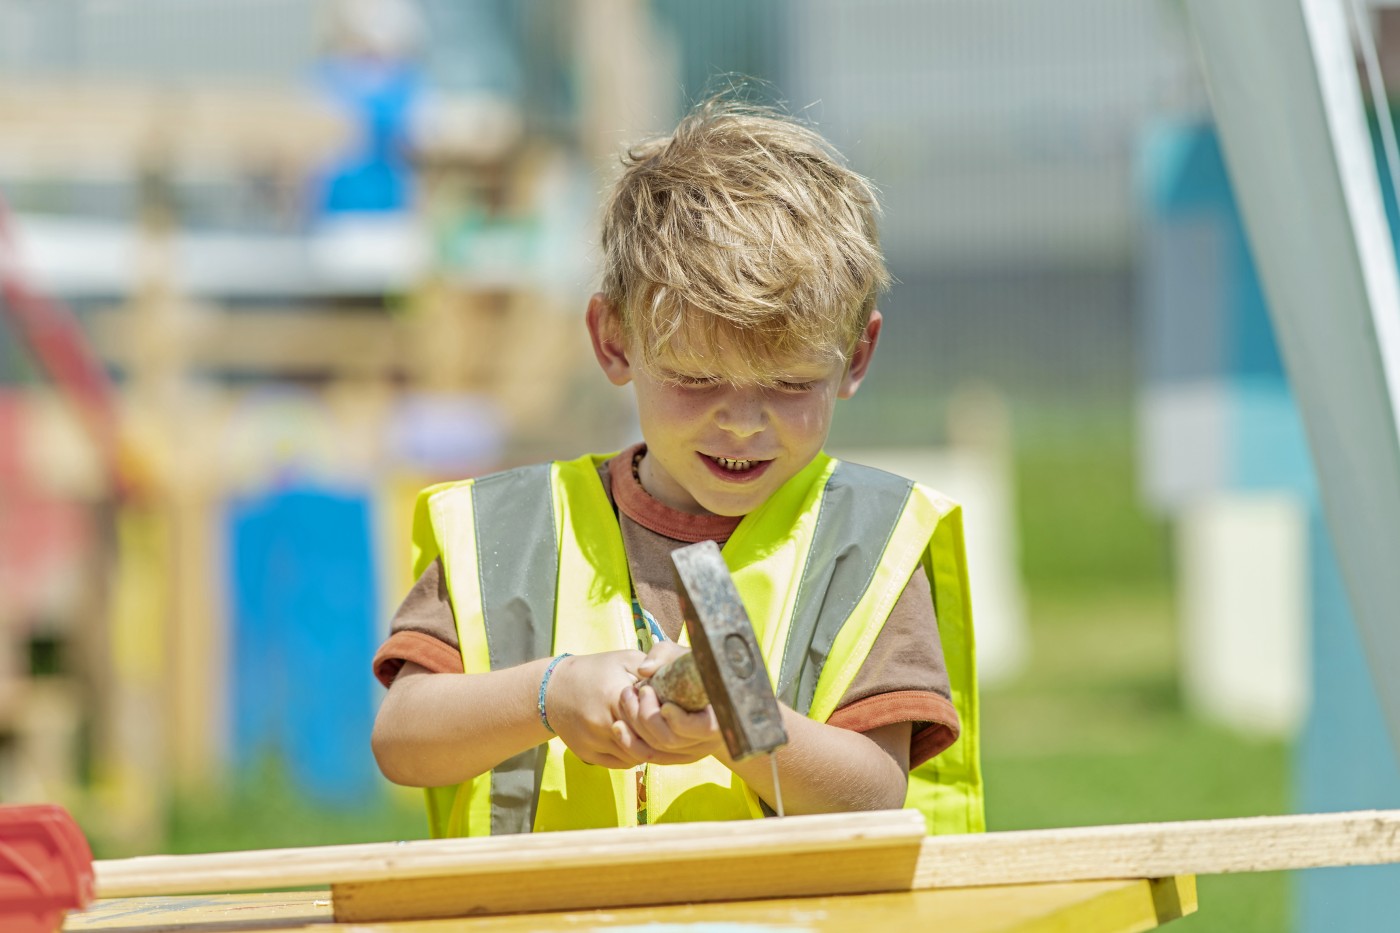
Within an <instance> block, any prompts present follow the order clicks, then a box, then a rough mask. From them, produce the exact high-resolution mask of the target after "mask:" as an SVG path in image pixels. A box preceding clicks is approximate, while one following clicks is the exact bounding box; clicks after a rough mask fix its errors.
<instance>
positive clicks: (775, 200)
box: [602, 96, 889, 382]
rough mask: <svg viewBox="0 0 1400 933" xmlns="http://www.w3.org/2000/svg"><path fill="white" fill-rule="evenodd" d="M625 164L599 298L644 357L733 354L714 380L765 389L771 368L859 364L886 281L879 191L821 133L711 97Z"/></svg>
mask: <svg viewBox="0 0 1400 933" xmlns="http://www.w3.org/2000/svg"><path fill="white" fill-rule="evenodd" d="M623 165H624V169H623V172H622V175H621V177H620V178H619V179H618V181H617V182H616V184H615V185H614V186H613V189H612V193H611V195H610V197H609V198H608V201H607V205H606V208H605V213H604V218H603V261H604V274H603V286H602V290H603V294H604V295H605V296H606V297H607V298H608V300H609V301H610V302H611V303H612V305H613V307H614V308H616V309H617V311H618V314H619V317H620V321H621V327H622V331H623V335H624V336H625V337H626V338H627V339H629V340H633V341H635V344H636V345H637V346H639V347H640V349H641V353H642V358H643V362H644V363H646V364H651V365H654V364H655V363H656V362H657V361H658V358H660V357H661V356H663V355H666V354H668V353H669V354H675V353H676V352H678V351H680V352H682V353H683V354H684V355H685V356H687V357H689V358H691V359H694V360H700V361H709V364H710V365H711V366H717V362H716V361H717V360H718V355H719V351H721V350H726V349H732V350H734V351H737V352H736V353H733V354H730V356H729V359H730V365H729V366H728V370H729V371H726V372H718V371H717V370H716V371H714V372H713V374H714V375H720V376H727V377H730V378H737V379H743V380H752V381H760V382H764V381H772V380H773V379H775V378H781V374H776V373H773V372H772V369H773V364H774V362H775V361H779V360H789V359H814V358H815V359H821V360H823V361H831V360H837V359H839V360H842V361H845V360H849V358H850V353H851V351H852V350H853V349H854V348H855V346H856V342H857V341H858V340H859V339H860V337H861V334H862V332H863V331H864V328H865V325H866V322H867V321H868V320H869V318H870V312H871V310H872V309H873V308H874V306H875V297H876V295H877V294H878V293H879V291H880V290H881V289H883V288H884V287H886V286H887V285H888V284H889V273H888V272H887V271H886V269H885V262H884V257H883V256H882V254H881V252H880V242H879V234H878V232H877V229H876V224H875V219H876V215H877V214H878V213H879V202H878V201H877V200H876V195H875V190H874V186H873V185H871V183H870V182H869V181H867V180H866V179H865V178H863V177H862V176H860V175H858V174H857V173H855V172H853V171H851V170H850V169H849V168H847V167H846V165H845V163H844V160H843V159H842V158H841V156H840V154H839V153H837V152H836V151H835V149H833V148H832V147H831V145H830V144H828V143H827V142H826V141H825V140H824V139H823V138H822V137H821V136H820V135H818V134H817V133H816V132H815V131H813V130H812V129H810V128H808V127H806V126H803V125H802V124H800V123H797V122H795V121H794V120H792V119H790V118H788V117H786V116H785V115H783V114H781V113H779V112H777V111H775V110H772V109H770V108H766V107H759V106H754V105H749V104H744V103H741V102H738V101H734V100H731V99H726V98H724V97H723V96H720V97H712V98H710V99H709V100H707V101H705V102H703V103H702V104H700V105H699V106H698V107H696V108H695V109H694V110H692V111H691V112H690V113H689V114H688V115H687V116H686V117H685V118H684V119H683V120H681V122H680V124H679V125H678V126H677V127H676V130H675V132H674V133H672V134H671V135H670V136H666V137H662V138H658V139H653V140H649V141H647V142H645V143H642V144H641V145H639V146H637V147H635V148H633V149H631V150H629V151H628V152H627V155H626V157H625V158H624V159H623ZM682 347H683V348H684V349H683V350H682V349H681V348H682ZM735 370H737V371H735Z"/></svg>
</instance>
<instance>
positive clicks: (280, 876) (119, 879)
mask: <svg viewBox="0 0 1400 933" xmlns="http://www.w3.org/2000/svg"><path fill="white" fill-rule="evenodd" d="M920 820H921V818H920V815H919V814H918V813H917V812H915V811H913V810H887V811H879V812H874V813H834V814H824V815H820V816H796V817H788V818H786V819H784V820H754V821H742V822H730V823H669V824H664V825H659V826H642V827H636V828H628V829H590V830H580V831H576V832H559V833H538V834H535V835H527V836H498V837H487V838H476V839H423V840H416V841H412V842H390V843H365V844H361V845H348V846H320V847H311V848H299V849H266V850H262V851H252V852H215V853H208V854H201V855H152V856H139V857H136V858H129V859H117V860H108V861H98V862H95V863H94V869H95V872H96V876H97V896H98V897H131V896H137V895H150V894H181V893H196V892H206V891H255V890H260V889H267V888H276V887H283V888H285V887H298V886H302V885H316V884H352V883H357V882H373V881H389V880H395V881H403V880H406V879H421V878H435V877H441V876H452V877H453V878H454V879H457V881H456V883H458V884H461V880H460V879H462V878H463V877H472V878H479V879H481V883H482V885H483V886H488V887H490V886H497V885H504V884H509V883H511V882H510V881H509V878H510V877H511V876H533V877H534V878H536V880H537V882H539V883H544V881H543V879H552V878H553V877H554V876H555V874H556V873H560V872H566V871H572V870H575V869H585V870H588V871H592V872H593V873H594V874H595V875H596V877H597V878H599V879H600V881H599V883H607V882H606V880H602V879H605V876H608V875H611V874H613V873H621V874H632V875H634V876H640V877H647V876H655V877H662V876H665V877H671V876H672V875H673V874H674V873H675V872H677V871H683V870H685V867H689V866H699V865H700V864H701V863H707V862H713V861H719V860H723V859H724V858H726V857H730V858H734V857H738V856H743V857H744V858H746V859H748V858H750V857H756V858H762V857H766V858H768V859H769V860H770V861H771V862H772V863H773V864H781V863H782V862H783V861H784V860H786V859H788V858H791V857H795V856H801V855H807V854H812V853H818V854H820V855H821V856H822V859H823V860H825V861H826V862H827V863H828V868H827V872H828V873H831V872H834V871H835V869H836V867H839V866H835V865H834V863H837V862H839V861H841V860H842V859H846V858H850V859H853V860H859V861H872V862H878V863H880V864H881V868H880V869H879V871H880V872H881V873H882V876H881V877H882V879H887V880H882V881H881V882H880V883H881V884H882V885H884V886H883V887H882V888H880V889H881V890H897V889H901V888H903V889H907V888H908V887H909V885H910V882H911V881H912V879H913V877H914V867H915V864H916V862H917V860H918V855H919V847H920V844H921V842H922V840H923V832H924V830H923V823H922V822H921V821H920ZM640 868H645V872H642V871H641V870H640ZM707 870H708V869H707ZM550 883H551V884H552V882H550ZM736 883H737V882H736ZM775 883H777V882H776V881H775ZM808 884H809V887H810V886H811V885H812V884H813V882H808ZM546 887H547V886H546ZM815 890H821V888H820V887H816V888H815ZM542 896H545V895H542ZM539 903H540V902H539V900H537V906H539Z"/></svg>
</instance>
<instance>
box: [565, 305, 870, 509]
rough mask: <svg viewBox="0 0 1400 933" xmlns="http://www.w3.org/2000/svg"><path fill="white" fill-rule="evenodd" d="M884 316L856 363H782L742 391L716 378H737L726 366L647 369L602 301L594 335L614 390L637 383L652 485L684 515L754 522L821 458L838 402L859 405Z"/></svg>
mask: <svg viewBox="0 0 1400 933" xmlns="http://www.w3.org/2000/svg"><path fill="white" fill-rule="evenodd" d="M880 324H881V318H880V313H879V312H878V311H874V312H872V313H871V315H870V321H869V323H868V324H867V325H866V328H865V333H864V335H863V337H862V339H861V341H860V343H859V344H858V345H857V347H856V349H855V351H854V352H853V353H852V354H851V360H850V362H849V364H847V363H845V362H841V361H834V362H833V361H826V360H776V361H774V369H775V371H780V372H781V373H782V381H781V383H780V384H778V385H777V386H763V385H756V384H752V383H743V384H736V383H734V382H730V381H727V380H723V379H717V378H713V377H711V376H709V375H708V372H712V371H715V370H718V371H721V372H724V371H731V370H730V367H728V366H726V365H725V364H726V362H729V361H726V360H723V359H721V360H718V361H714V364H712V365H710V364H709V361H706V362H705V363H704V364H702V363H701V362H699V361H693V360H691V361H688V360H686V359H685V358H684V357H669V358H665V359H662V360H661V361H659V362H658V363H657V364H656V365H654V366H645V365H640V363H639V362H637V363H634V362H633V360H637V361H640V359H641V356H640V353H638V352H635V348H634V347H631V346H628V345H627V344H626V343H625V342H624V341H623V339H622V337H621V336H620V334H621V328H620V326H618V321H617V318H616V316H615V312H614V311H613V309H612V307H611V305H610V304H609V303H608V301H607V300H606V299H605V298H604V297H603V296H602V295H594V296H593V299H592V300H591V301H590V302H589V305H588V329H589V333H590V335H591V336H592V339H593V348H594V352H595V353H596V354H597V357H598V362H599V363H600V364H601V365H602V367H603V371H604V372H605V373H606V374H607V376H608V378H609V379H610V380H611V381H612V382H613V384H614V385H619V386H621V385H626V384H628V383H631V384H632V387H633V391H634V392H635V393H636V398H637V410H638V414H639V416H640V419H641V426H642V437H643V438H644V439H645V440H646V443H647V455H646V457H645V459H643V461H642V464H641V480H642V486H643V488H645V489H646V490H647V492H649V493H650V494H651V495H652V496H654V497H655V498H657V499H659V500H660V501H661V502H663V503H665V504H666V505H669V506H671V507H672V508H675V509H679V510H681V511H683V512H692V513H706V512H708V513H713V514H716V515H746V514H748V513H749V512H751V511H753V510H754V509H755V508H757V507H758V506H759V505H761V504H763V502H765V501H766V500H767V499H768V497H769V496H771V495H772V494H773V493H774V492H776V491H777V489H778V487H780V486H782V485H783V483H785V482H787V481H788V480H789V479H791V478H792V477H793V476H795V475H796V474H797V473H798V472H800V471H801V470H802V469H803V468H804V467H805V466H807V464H809V463H811V462H812V458H813V457H815V456H816V455H817V453H818V452H819V451H820V450H821V448H822V445H823V444H824V443H826V435H827V432H828V431H829V430H830V428H831V416H832V412H833V411H834V410H835V408H836V400H837V399H838V398H850V397H851V396H852V395H854V394H855V391H856V389H857V388H859V386H860V383H861V380H862V379H864V377H865V373H866V371H867V369H868V367H869V365H870V357H871V354H873V353H874V350H875V343H876V341H877V339H878V338H879V335H880Z"/></svg>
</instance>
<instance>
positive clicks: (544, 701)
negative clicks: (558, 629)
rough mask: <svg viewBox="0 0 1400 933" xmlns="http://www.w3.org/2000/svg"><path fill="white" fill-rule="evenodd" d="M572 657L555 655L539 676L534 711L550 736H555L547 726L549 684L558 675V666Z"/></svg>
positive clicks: (550, 727) (564, 654) (567, 654)
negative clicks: (538, 687)
mask: <svg viewBox="0 0 1400 933" xmlns="http://www.w3.org/2000/svg"><path fill="white" fill-rule="evenodd" d="M572 657H573V655H572V654H569V653H568V652H567V651H566V652H564V653H563V654H559V655H555V657H554V659H553V660H551V661H550V662H549V664H547V665H545V669H544V673H543V674H541V675H540V689H539V693H538V696H537V698H536V702H535V711H536V713H537V714H538V715H539V719H540V725H542V726H544V727H545V729H547V730H549V732H550V734H551V735H557V734H558V733H556V732H555V731H554V727H553V726H551V725H550V724H549V684H550V681H552V680H553V679H554V676H555V674H557V673H558V671H559V668H560V666H561V665H562V664H563V663H564V661H565V660H566V659H568V658H572Z"/></svg>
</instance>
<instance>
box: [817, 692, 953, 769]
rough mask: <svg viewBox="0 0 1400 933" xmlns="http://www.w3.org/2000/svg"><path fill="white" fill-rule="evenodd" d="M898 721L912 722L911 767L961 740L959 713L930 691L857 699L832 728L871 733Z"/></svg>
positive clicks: (835, 718) (834, 720)
mask: <svg viewBox="0 0 1400 933" xmlns="http://www.w3.org/2000/svg"><path fill="white" fill-rule="evenodd" d="M896 722H912V723H913V724H914V731H913V735H911V736H910V737H909V767H910V768H917V767H918V766H919V765H921V764H923V763H924V762H926V761H928V760H929V759H930V758H932V757H933V756H935V755H937V754H938V753H939V752H941V751H943V750H944V749H945V748H948V747H949V746H950V745H952V744H953V743H954V742H956V741H957V740H958V735H959V734H961V732H962V726H961V724H960V723H959V721H958V711H957V709H956V708H954V706H953V704H952V702H951V701H950V700H949V699H948V698H947V697H945V696H942V695H941V694H937V693H930V692H928V691H926V690H894V691H892V692H890V693H879V694H876V695H875V696H872V697H866V698H865V699H863V700H856V701H855V702H854V703H851V704H849V705H847V706H843V707H841V708H840V709H838V710H837V711H836V712H834V713H832V714H831V718H830V719H828V720H827V723H828V725H832V726H837V727H839V728H842V729H849V730H850V731H852V732H869V731H870V730H871V729H877V728H879V727H880V726H888V725H891V724H893V723H896Z"/></svg>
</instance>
